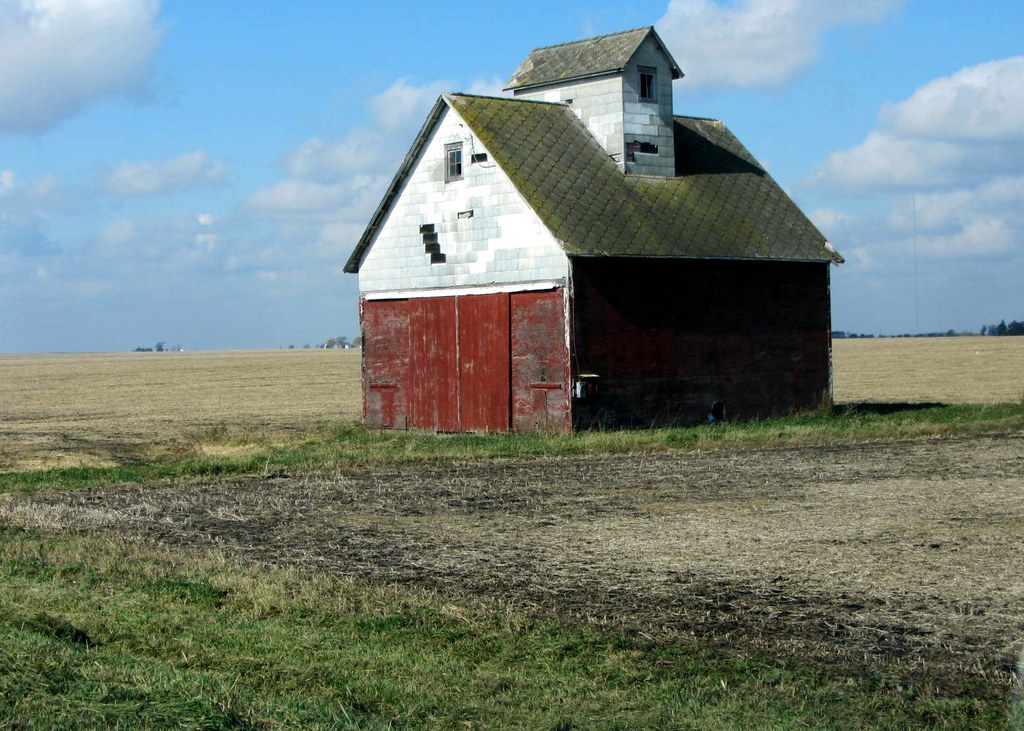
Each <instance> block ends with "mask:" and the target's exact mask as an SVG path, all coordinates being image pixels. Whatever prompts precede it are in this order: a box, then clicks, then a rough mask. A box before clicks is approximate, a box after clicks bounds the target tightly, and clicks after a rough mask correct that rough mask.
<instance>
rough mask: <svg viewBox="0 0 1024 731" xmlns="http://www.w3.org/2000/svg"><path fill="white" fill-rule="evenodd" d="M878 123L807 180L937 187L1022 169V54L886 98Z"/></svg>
mask: <svg viewBox="0 0 1024 731" xmlns="http://www.w3.org/2000/svg"><path fill="white" fill-rule="evenodd" d="M879 118H880V120H881V127H880V128H879V129H876V130H873V131H871V132H870V133H868V135H867V137H866V138H865V139H864V141H863V142H861V143H860V144H859V145H857V146H855V147H852V148H850V149H847V150H838V151H836V152H834V153H832V154H831V155H829V156H828V157H827V158H826V159H825V160H824V162H822V164H821V165H820V166H819V167H818V168H817V170H815V171H814V173H813V174H812V175H811V176H810V178H809V182H811V183H813V184H815V185H818V186H825V187H830V188H834V189H841V190H847V191H851V192H876V191H879V190H908V191H909V190H915V189H925V190H927V189H939V188H951V187H955V186H962V185H965V184H971V183H973V184H982V183H984V182H985V181H987V180H990V179H992V177H993V176H1012V175H1016V174H1019V173H1021V172H1024V144H1022V143H1024V56H1015V57H1013V58H1008V59H1005V60H1002V61H991V62H987V63H983V64H979V65H976V66H971V67H968V68H964V69H961V70H960V71H957V72H956V73H954V74H952V75H950V76H945V77H942V78H939V79H934V80H932V81H930V82H928V83H927V84H925V85H923V86H921V87H920V88H919V89H917V90H916V91H914V93H912V94H911V95H910V96H909V97H908V98H907V99H905V100H904V101H902V102H899V103H896V104H887V105H885V106H884V107H883V108H882V110H881V111H880V113H879Z"/></svg>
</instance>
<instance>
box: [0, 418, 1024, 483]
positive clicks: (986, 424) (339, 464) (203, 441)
mask: <svg viewBox="0 0 1024 731" xmlns="http://www.w3.org/2000/svg"><path fill="white" fill-rule="evenodd" d="M1020 430H1024V401H1021V402H1019V403H1015V404H964V405H943V404H859V405H845V406H841V407H837V408H835V409H827V410H826V409H823V410H821V411H818V412H814V413H809V414H802V415H797V416H791V417H785V418H779V419H768V420H763V421H752V422H744V423H725V424H715V425H705V426H693V427H675V428H661V429H638V430H622V431H586V432H579V433H576V434H571V435H553V434H478V435H474V434H459V435H447V436H437V435H434V434H420V433H408V432H388V431H384V432H375V431H368V430H366V429H363V428H362V427H360V426H358V425H355V424H351V423H346V424H335V425H330V426H326V427H319V428H317V429H315V430H313V431H310V432H306V433H304V434H303V433H295V434H292V435H291V436H290V437H282V435H281V434H279V433H276V432H274V433H271V432H267V433H264V432H261V431H260V430H258V429H241V428H228V427H223V426H218V427H212V428H209V429H207V430H205V431H202V432H196V433H195V434H193V435H192V437H191V439H192V440H193V443H192V444H191V445H190V446H189V448H188V449H183V450H180V453H181V454H183V455H184V456H181V457H175V456H173V455H170V456H168V455H164V456H162V457H159V458H156V459H154V460H152V461H148V462H147V461H140V460H138V459H135V458H133V459H131V460H129V461H127V463H124V464H119V465H116V466H111V467H87V466H86V467H66V468H59V469H49V470H37V471H23V472H9V473H2V474H0V492H10V491H32V490H39V489H74V488H76V487H86V486H93V485H102V484H107V483H113V482H145V481H149V480H158V479H172V478H192V477H201V478H216V477H226V476H232V475H247V474H262V475H280V474H291V473H295V472H314V471H315V472H331V471H334V470H338V469H350V468H360V467H387V466H398V465H403V464H418V463H427V462H438V461H456V462H458V461H471V460H480V459H508V458H522V457H531V456H535V457H542V456H543V457H571V456H576V455H585V454H609V453H611V454H615V453H619V454H622V453H637V452H658V451H665V450H673V449H687V450H702V449H724V448H729V449H737V448H765V447H787V446H806V445H827V444H837V443H847V442H854V441H869V440H877V439H911V438H920V437H925V436H955V435H964V434H978V433H999V432H1009V431H1020Z"/></svg>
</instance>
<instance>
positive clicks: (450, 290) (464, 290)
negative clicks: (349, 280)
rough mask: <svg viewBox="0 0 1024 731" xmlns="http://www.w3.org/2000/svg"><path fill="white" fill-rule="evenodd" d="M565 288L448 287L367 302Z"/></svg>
mask: <svg viewBox="0 0 1024 731" xmlns="http://www.w3.org/2000/svg"><path fill="white" fill-rule="evenodd" d="M559 287H565V281H558V282H523V283H520V284H502V285H495V286H493V287H447V288H445V289H406V290H396V291H394V292H367V293H366V294H364V295H363V299H366V300H408V299H418V298H426V297H468V296H470V295H478V294H501V293H503V292H510V293H511V292H543V291H546V290H551V289H557V288H559Z"/></svg>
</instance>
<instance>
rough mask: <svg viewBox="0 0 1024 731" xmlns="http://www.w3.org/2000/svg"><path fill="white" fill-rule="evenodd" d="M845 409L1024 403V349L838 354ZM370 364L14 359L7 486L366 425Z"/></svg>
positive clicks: (924, 346)
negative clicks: (322, 428) (12, 479)
mask: <svg viewBox="0 0 1024 731" xmlns="http://www.w3.org/2000/svg"><path fill="white" fill-rule="evenodd" d="M833 351H834V352H833V358H834V362H835V367H834V370H835V375H834V379H833V380H834V394H835V400H836V402H837V403H840V404H844V403H865V402H867V403H885V402H896V403H997V402H1019V401H1020V400H1021V398H1022V397H1024V338H1015V337H1003V338H995V337H985V338H983V337H959V338H914V339H889V338H887V339H872V340H837V341H835V343H834V344H833ZM359 357H360V354H359V351H358V350H269V351H222V352H198V353H95V354H55V355H0V472H2V471H5V470H6V471H13V470H25V469H41V468H47V467H68V466H104V465H111V464H118V463H124V462H131V461H147V460H152V459H154V458H159V457H167V456H170V457H185V456H190V455H195V454H209V453H211V452H212V451H216V450H224V449H226V447H225V446H224V442H226V441H230V440H228V439H225V437H231V436H233V435H234V436H237V437H238V439H236V440H235V441H245V440H244V437H245V435H246V434H247V433H248V434H254V435H259V436H260V437H261V438H263V439H271V440H273V439H274V438H275V437H277V438H280V439H286V438H287V437H288V436H289V435H294V434H295V433H301V432H305V431H309V430H311V429H313V428H315V427H316V426H317V425H319V424H324V423H328V422H339V421H340V422H354V421H357V420H358V419H359V417H360V413H361V404H360V394H359Z"/></svg>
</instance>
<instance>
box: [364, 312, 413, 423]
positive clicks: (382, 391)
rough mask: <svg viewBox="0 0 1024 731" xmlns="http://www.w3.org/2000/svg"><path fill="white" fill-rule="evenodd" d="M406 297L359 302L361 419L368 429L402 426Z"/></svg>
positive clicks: (404, 413) (406, 366)
mask: <svg viewBox="0 0 1024 731" xmlns="http://www.w3.org/2000/svg"><path fill="white" fill-rule="evenodd" d="M408 302H409V301H408V300H386V301H381V302H372V303H371V302H362V303H361V304H360V318H361V320H362V323H363V423H364V424H366V426H368V427H370V428H371V429H396V428H397V429H404V428H406V426H407V425H408V424H407V414H408V407H407V401H406V390H407V389H406V387H405V384H406V379H407V377H408V372H409V312H408Z"/></svg>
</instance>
